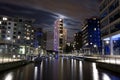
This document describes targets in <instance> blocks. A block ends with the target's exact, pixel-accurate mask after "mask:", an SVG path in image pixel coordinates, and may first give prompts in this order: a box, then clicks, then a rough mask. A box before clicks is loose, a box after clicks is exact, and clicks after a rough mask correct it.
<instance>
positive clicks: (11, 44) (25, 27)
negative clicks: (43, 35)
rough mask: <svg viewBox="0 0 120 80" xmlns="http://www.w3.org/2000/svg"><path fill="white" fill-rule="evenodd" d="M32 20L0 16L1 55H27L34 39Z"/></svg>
mask: <svg viewBox="0 0 120 80" xmlns="http://www.w3.org/2000/svg"><path fill="white" fill-rule="evenodd" d="M32 22H33V21H32V20H30V19H25V18H19V17H8V16H0V53H9V52H10V53H19V54H25V53H26V54H27V53H30V50H29V49H28V48H27V47H28V46H29V47H30V46H31V44H32V40H33V39H34V36H33V35H34V30H33V29H32Z"/></svg>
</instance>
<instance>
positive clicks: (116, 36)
mask: <svg viewBox="0 0 120 80" xmlns="http://www.w3.org/2000/svg"><path fill="white" fill-rule="evenodd" d="M118 38H120V34H117V35H114V36H112V40H116V39H118Z"/></svg>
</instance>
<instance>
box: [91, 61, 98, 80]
mask: <svg viewBox="0 0 120 80" xmlns="http://www.w3.org/2000/svg"><path fill="white" fill-rule="evenodd" d="M92 68H93V80H99V79H98V70H97V68H96V63H92Z"/></svg>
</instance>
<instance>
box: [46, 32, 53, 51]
mask: <svg viewBox="0 0 120 80" xmlns="http://www.w3.org/2000/svg"><path fill="white" fill-rule="evenodd" d="M46 50H49V51H53V50H54V32H52V31H47V41H46Z"/></svg>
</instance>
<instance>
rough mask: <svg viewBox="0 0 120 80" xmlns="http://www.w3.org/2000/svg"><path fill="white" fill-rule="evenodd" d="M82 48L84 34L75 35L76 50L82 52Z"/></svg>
mask: <svg viewBox="0 0 120 80" xmlns="http://www.w3.org/2000/svg"><path fill="white" fill-rule="evenodd" d="M81 48H82V32H77V33H75V34H74V50H80V49H81Z"/></svg>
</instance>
